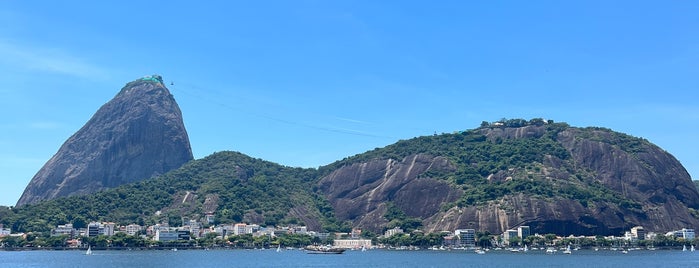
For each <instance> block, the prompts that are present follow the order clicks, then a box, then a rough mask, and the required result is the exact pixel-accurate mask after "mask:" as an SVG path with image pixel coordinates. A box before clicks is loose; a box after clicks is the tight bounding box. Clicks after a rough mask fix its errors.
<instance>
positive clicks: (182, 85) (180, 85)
mask: <svg viewBox="0 0 699 268" xmlns="http://www.w3.org/2000/svg"><path fill="white" fill-rule="evenodd" d="M170 85H171V86H174V82H171V83H170ZM183 88H189V89H194V90H192V91H190V90H187V89H183ZM173 89H176V91H177V92H178V93H184V94H186V95H189V96H191V97H194V98H197V99H199V100H202V101H205V102H208V103H211V104H214V105H217V106H220V107H222V108H225V109H228V110H232V111H236V112H241V113H245V114H248V115H251V116H255V117H259V118H264V119H267V120H270V121H275V122H279V123H284V124H288V125H294V126H300V127H305V128H309V129H315V130H321V131H326V132H333V133H341V134H348V135H355V136H364V137H372V138H383V139H396V138H395V137H390V136H383V135H376V134H372V133H367V132H362V131H357V130H351V129H342V128H332V127H323V126H318V125H313V124H308V123H302V122H298V121H291V120H287V119H283V118H280V117H275V116H272V115H268V114H263V113H257V112H253V111H249V110H243V109H240V108H237V107H235V106H231V105H228V104H226V103H223V102H221V101H220V100H221V99H223V98H211V97H207V96H204V95H203V94H197V93H195V92H194V91H196V90H199V91H203V90H204V89H203V88H202V87H200V86H196V85H192V84H187V83H178V85H177V87H173V88H171V89H170V90H173ZM206 91H208V92H214V93H217V94H218V95H223V94H221V93H220V92H217V91H215V90H209V89H206Z"/></svg>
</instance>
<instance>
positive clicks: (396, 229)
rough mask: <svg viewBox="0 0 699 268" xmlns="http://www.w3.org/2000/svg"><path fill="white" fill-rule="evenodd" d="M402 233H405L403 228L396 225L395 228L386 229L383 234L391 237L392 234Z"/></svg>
mask: <svg viewBox="0 0 699 268" xmlns="http://www.w3.org/2000/svg"><path fill="white" fill-rule="evenodd" d="M402 233H403V229H401V228H400V227H395V228H393V229H388V230H386V232H384V234H383V236H384V237H391V236H394V235H397V234H402Z"/></svg>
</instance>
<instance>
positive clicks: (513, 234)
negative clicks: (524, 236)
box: [502, 229, 519, 245]
mask: <svg viewBox="0 0 699 268" xmlns="http://www.w3.org/2000/svg"><path fill="white" fill-rule="evenodd" d="M515 237H519V232H518V231H517V230H515V229H509V230H507V231H505V232H504V233H502V239H503V242H505V244H506V245H509V244H510V240H511V239H513V238H515Z"/></svg>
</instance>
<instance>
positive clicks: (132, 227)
mask: <svg viewBox="0 0 699 268" xmlns="http://www.w3.org/2000/svg"><path fill="white" fill-rule="evenodd" d="M124 230H125V233H126V234H128V235H136V234H138V232H140V231H141V230H143V227H142V226H141V225H138V224H129V225H126V228H124Z"/></svg>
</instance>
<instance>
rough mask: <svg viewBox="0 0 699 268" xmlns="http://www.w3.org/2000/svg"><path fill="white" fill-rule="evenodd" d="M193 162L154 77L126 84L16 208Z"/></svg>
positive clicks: (176, 112)
mask: <svg viewBox="0 0 699 268" xmlns="http://www.w3.org/2000/svg"><path fill="white" fill-rule="evenodd" d="M192 159H193V156H192V150H191V147H190V144H189V137H188V136H187V131H186V130H185V127H184V123H183V121H182V114H181V111H180V109H179V106H178V105H177V103H176V102H175V99H174V97H173V96H172V94H170V92H169V91H168V89H167V88H166V87H165V86H164V85H163V82H162V78H161V77H160V76H157V75H154V76H149V77H145V78H142V79H138V80H136V81H133V82H130V83H128V84H126V86H124V88H122V89H121V91H120V92H119V93H118V94H117V95H116V96H115V97H114V98H113V99H112V100H111V101H109V102H108V103H106V104H105V105H103V106H102V107H101V108H100V109H99V110H98V111H97V112H96V113H95V114H94V115H93V117H92V118H91V119H90V120H89V121H88V122H87V123H86V124H85V125H84V126H83V127H82V128H81V129H80V130H79V131H78V132H76V133H75V134H74V135H73V136H71V137H70V138H69V139H68V140H67V141H66V142H65V143H64V144H63V145H62V146H61V148H60V149H59V150H58V152H57V153H56V154H55V155H54V156H53V157H52V158H51V159H50V160H49V161H48V162H47V163H46V164H45V165H44V166H43V167H42V168H41V170H39V172H38V173H37V174H36V175H35V176H34V177H33V178H32V180H31V181H30V183H29V185H28V186H27V188H26V189H25V190H24V193H23V194H22V196H21V198H20V199H19V201H18V202H17V206H21V205H24V204H32V203H36V202H39V201H42V200H49V199H54V198H57V197H64V196H70V195H77V194H89V193H94V192H96V191H100V190H102V189H106V188H113V187H116V186H119V185H122V184H125V183H130V182H135V181H139V180H143V179H147V178H150V177H153V176H157V175H160V174H163V173H165V172H168V171H170V170H173V169H175V168H178V167H180V166H182V164H184V163H186V162H188V161H190V160H192Z"/></svg>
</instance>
